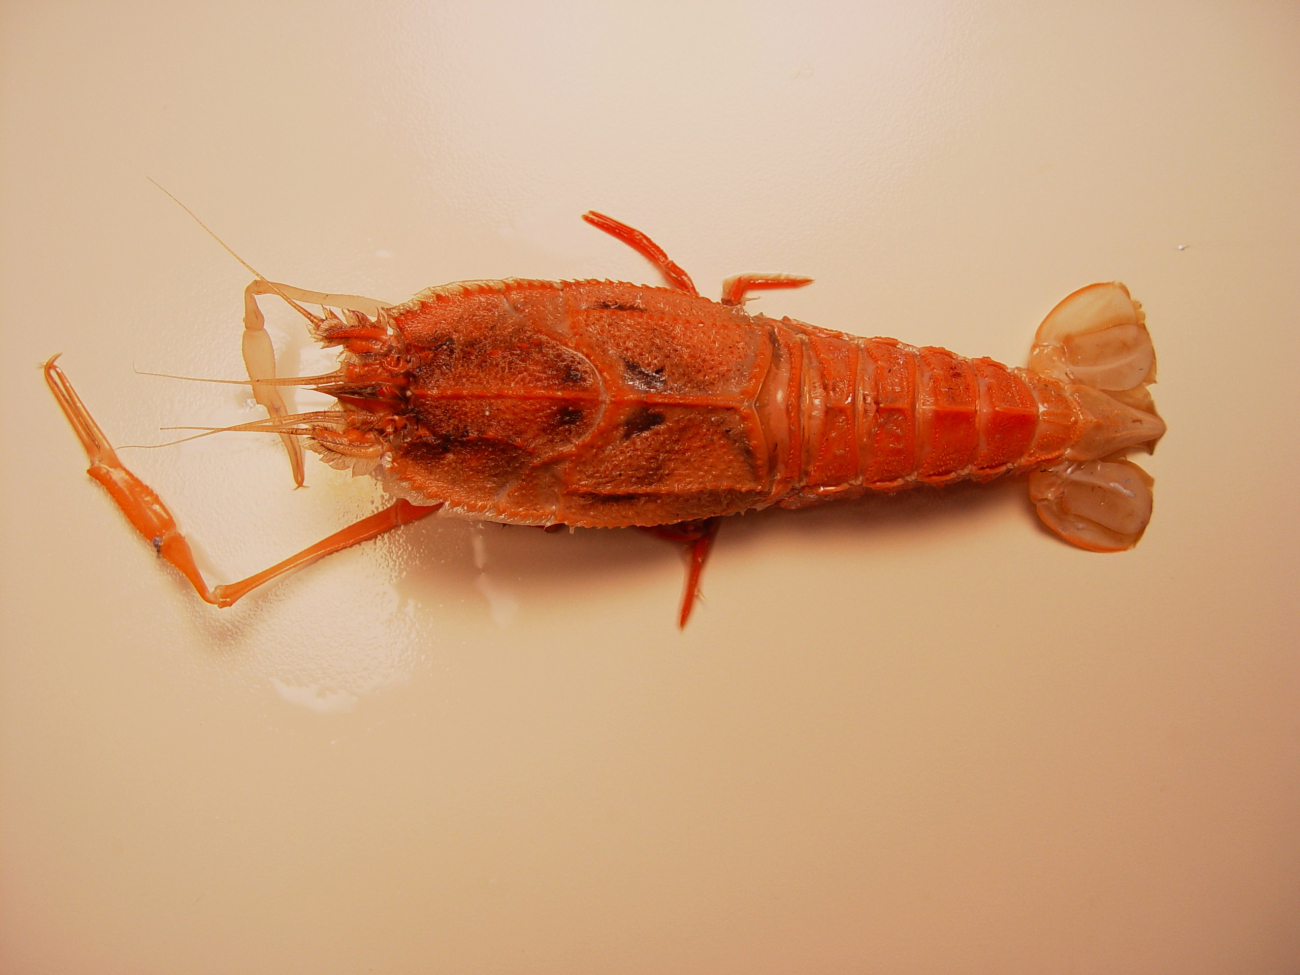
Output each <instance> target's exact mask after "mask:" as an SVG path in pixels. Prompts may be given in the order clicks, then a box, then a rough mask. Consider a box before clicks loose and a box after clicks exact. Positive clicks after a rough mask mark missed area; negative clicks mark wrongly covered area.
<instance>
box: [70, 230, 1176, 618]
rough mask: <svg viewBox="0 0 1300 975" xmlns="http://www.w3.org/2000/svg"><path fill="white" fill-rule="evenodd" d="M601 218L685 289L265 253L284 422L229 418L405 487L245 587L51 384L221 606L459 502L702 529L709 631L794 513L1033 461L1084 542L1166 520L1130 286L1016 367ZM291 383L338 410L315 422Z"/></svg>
mask: <svg viewBox="0 0 1300 975" xmlns="http://www.w3.org/2000/svg"><path fill="white" fill-rule="evenodd" d="M196 219H197V218H196ZM583 219H585V220H586V221H587V222H588V223H590V224H592V225H593V226H595V227H597V228H599V229H601V230H603V231H605V232H606V233H609V234H611V235H613V236H614V237H616V238H617V239H619V240H621V241H623V242H624V243H626V244H628V245H629V246H631V247H632V248H634V249H635V250H637V251H638V252H639V253H641V254H642V255H644V256H645V257H646V258H647V259H649V260H650V262H651V263H652V264H654V265H655V267H657V268H658V269H659V271H660V272H661V273H662V275H663V277H664V278H665V280H666V282H667V285H668V286H667V287H650V286H645V285H637V284H628V283H625V282H615V281H531V280H519V279H504V280H494V281H463V282H459V283H454V284H448V285H442V286H440V287H435V288H429V289H427V290H425V291H422V292H420V293H419V294H417V295H416V296H415V297H413V298H411V299H410V300H409V301H405V302H402V303H401V304H395V305H392V304H386V303H384V302H381V301H376V300H373V299H368V298H361V297H357V296H353V295H336V294H327V293H323V292H316V291H306V290H303V289H301V288H296V287H291V286H289V285H285V284H277V283H275V282H272V281H269V280H267V279H266V278H265V277H263V276H262V275H261V274H258V272H257V271H255V270H254V269H253V268H252V267H251V266H249V265H247V264H245V266H246V267H248V268H249V270H250V271H251V272H252V273H253V274H254V275H256V277H255V279H254V280H253V281H252V282H251V283H250V284H249V285H248V287H247V288H246V289H245V300H244V333H243V336H244V338H243V351H244V361H245V364H246V365H247V367H248V375H249V381H250V383H251V385H252V389H253V393H254V396H255V398H256V400H257V402H258V403H260V404H261V405H262V406H263V407H265V408H266V409H267V411H268V414H269V415H268V417H267V418H265V419H262V420H256V421H253V422H251V423H243V424H239V425H236V426H233V427H229V428H226V429H231V430H257V431H265V432H273V433H277V434H279V435H280V436H281V437H282V438H283V440H284V444H285V446H286V448H287V450H288V453H289V457H290V461H291V463H292V466H293V474H294V479H295V481H296V482H297V483H298V484H301V483H303V476H304V474H303V447H304V446H306V447H307V448H308V449H311V450H313V451H315V452H317V453H319V454H320V455H322V457H323V458H324V459H325V460H326V461H327V462H328V463H330V464H331V465H332V466H335V467H340V468H350V469H352V470H354V471H356V472H358V473H370V474H373V475H374V476H376V477H378V478H380V479H381V480H382V482H383V483H384V485H385V486H386V487H387V488H388V489H389V490H390V491H391V493H392V494H394V495H395V500H394V501H393V503H392V504H391V505H390V506H389V507H387V508H385V509H384V510H382V511H380V512H379V513H378V514H375V515H372V516H370V517H369V518H365V519H363V520H361V521H359V522H357V523H355V524H353V525H351V526H349V527H347V528H344V529H343V530H341V531H339V532H337V533H335V534H333V535H331V536H330V537H328V538H326V539H323V540H322V541H320V542H318V543H316V544H315V545H313V546H311V547H309V548H307V549H305V550H304V551H302V552H299V553H298V554H296V555H294V556H291V557H290V558H288V559H286V560H285V561H283V562H281V563H279V564H278V565H275V566H272V567H271V568H269V569H266V570H265V571H263V572H259V573H257V574H256V575H253V576H250V577H249V578H247V579H244V580H242V581H240V582H235V583H231V584H226V585H218V586H215V587H211V588H209V586H208V584H207V583H206V582H205V581H204V579H203V577H202V575H201V573H200V572H199V570H198V568H197V566H196V564H195V561H194V558H193V555H192V553H191V551H190V547H189V544H188V543H187V542H186V540H185V537H184V536H183V535H182V534H181V532H180V531H179V530H178V528H177V525H176V522H175V519H174V518H173V517H172V515H171V513H170V512H169V511H168V509H167V507H166V505H164V504H163V502H162V501H161V499H160V498H159V497H158V495H157V494H156V493H154V491H153V490H152V489H150V488H149V487H148V485H146V484H144V483H143V482H142V481H141V480H140V479H139V478H137V477H136V476H135V475H134V474H132V473H131V472H130V471H129V470H127V469H126V467H125V466H123V465H122V463H121V461H119V460H118V458H117V455H116V454H115V452H114V450H113V448H112V446H111V445H110V443H109V441H108V438H107V437H105V435H104V433H103V432H102V431H101V430H100V428H99V426H98V425H97V424H96V422H95V420H94V419H93V418H92V417H91V415H90V412H89V411H88V410H87V409H86V407H85V406H84V404H83V403H82V401H81V399H80V398H79V397H78V396H77V393H76V392H75V391H74V389H73V388H72V385H71V383H70V382H69V381H68V379H67V377H66V376H65V375H64V373H63V371H62V370H61V369H60V368H59V366H58V365H57V364H56V362H55V359H56V358H57V356H56V357H54V358H51V359H50V360H49V361H48V362H47V363H46V364H45V377H46V381H47V382H48V384H49V387H50V389H51V390H52V391H53V393H54V396H55V398H56V399H57V400H58V403H59V405H60V406H61V407H62V409H63V412H64V414H65V415H66V416H67V418H68V421H69V422H70V423H71V424H72V427H73V429H74V431H75V432H76V434H77V436H78V438H79V439H80V441H81V444H82V446H83V447H84V448H85V450H86V453H87V455H88V457H89V458H90V469H89V473H90V475H91V476H92V477H93V478H94V479H95V480H97V481H99V482H100V483H101V484H102V485H103V486H104V487H105V488H106V489H107V490H108V492H109V493H110V494H111V495H112V496H113V498H114V500H115V501H116V502H117V504H118V505H119V506H120V507H121V509H122V511H123V512H124V513H125V514H126V516H127V517H128V519H130V521H131V523H132V524H133V525H134V526H135V527H136V528H137V529H138V530H139V531H140V533H141V534H142V535H144V537H145V538H146V539H148V540H149V541H150V542H151V544H152V545H153V546H154V548H155V549H156V550H157V551H158V553H159V554H160V555H162V557H163V558H165V559H166V560H167V561H168V562H170V563H171V564H172V565H173V566H175V567H176V568H177V569H179V570H180V572H182V573H183V574H184V575H185V577H186V578H187V579H189V581H190V582H191V583H192V584H193V586H194V588H195V589H196V590H197V591H198V593H199V595H200V596H201V597H202V598H203V599H204V600H206V601H207V602H209V603H212V604H214V605H217V606H229V605H230V604H232V603H233V602H235V601H236V600H237V599H239V598H241V597H242V596H244V595H246V594H247V593H248V592H250V591H251V590H253V589H255V588H257V587H258V586H260V585H262V584H263V583H265V582H269V581H270V580H272V579H274V578H276V577H278V576H280V575H282V574H284V573H286V572H288V571H290V570H292V569H296V568H298V567H300V566H303V565H306V564H308V563H310V562H313V561H315V560H316V559H319V558H321V557H323V556H325V555H328V554H330V553H331V552H336V551H338V550H340V549H343V548H346V547H348V546H350V545H355V544H356V543H358V542H362V541H365V540H367V539H370V538H374V537H375V536H377V535H379V534H381V533H383V532H386V531H388V530H390V529H392V528H396V527H398V526H399V525H403V524H406V523H407V522H411V521H415V520H416V519H419V518H423V517H426V516H427V515H430V514H433V513H434V512H441V513H443V514H450V515H460V516H463V517H469V518H475V519H483V520H488V521H497V522H503V523H507V524H516V525H535V526H542V527H548V528H549V527H558V526H565V525H567V526H572V527H585V528H630V527H635V528H641V529H644V530H646V531H650V532H653V533H654V534H656V535H659V536H660V537H663V538H666V539H669V540H671V541H675V542H679V543H683V544H685V545H686V547H687V554H688V560H687V561H688V568H687V580H686V587H685V594H684V596H683V599H682V603H681V609H680V613H679V617H678V621H679V624H680V625H683V626H684V625H685V624H686V620H687V618H688V617H689V615H690V613H691V608H692V606H693V604H694V601H695V596H696V593H697V591H698V587H699V577H700V570H701V568H702V567H703V565H704V561H705V558H706V557H707V555H708V552H709V549H710V546H711V545H712V544H713V541H714V539H715V537H716V534H717V528H718V524H719V520H720V519H722V518H724V517H726V516H728V515H734V514H739V513H741V512H744V511H751V510H755V509H759V508H765V507H769V506H772V505H776V506H779V507H785V508H799V507H805V506H808V505H813V504H820V503H822V502H825V501H838V500H846V499H853V498H857V497H861V496H862V495H864V494H866V493H868V492H892V491H899V490H902V489H905V488H910V487H913V486H917V485H933V486H941V485H945V484H951V483H954V482H956V481H962V480H975V481H987V480H991V479H992V478H996V477H1000V476H1002V475H1009V474H1027V475H1028V480H1029V493H1030V497H1031V498H1032V500H1033V502H1034V504H1035V505H1036V507H1037V510H1038V513H1039V515H1040V516H1041V517H1042V520H1043V521H1044V522H1045V523H1046V524H1047V525H1048V527H1050V528H1051V529H1052V530H1053V531H1054V532H1056V533H1057V534H1058V535H1060V536H1061V537H1062V538H1064V539H1065V540H1066V541H1069V542H1071V543H1073V544H1075V545H1078V546H1081V547H1083V548H1087V549H1091V550H1094V551H1117V550H1121V549H1126V548H1129V547H1131V546H1132V545H1134V544H1135V543H1136V542H1137V541H1138V539H1139V538H1140V537H1141V535H1142V532H1143V530H1144V529H1145V528H1146V525H1147V522H1148V520H1149V519H1150V517H1151V484H1152V482H1151V479H1150V478H1149V477H1148V476H1147V475H1146V474H1145V473H1144V472H1143V471H1142V469H1141V468H1139V467H1138V466H1137V465H1136V464H1134V463H1132V462H1131V461H1129V460H1127V459H1125V457H1124V455H1125V453H1126V451H1128V450H1131V449H1133V448H1138V447H1144V446H1145V447H1147V448H1149V447H1150V446H1151V445H1152V444H1154V442H1155V441H1156V440H1158V439H1159V438H1160V436H1161V435H1162V434H1163V433H1164V430H1165V426H1164V423H1163V422H1162V421H1161V420H1160V418H1159V417H1158V416H1157V415H1156V412H1155V407H1154V405H1153V403H1152V400H1151V396H1150V393H1149V392H1148V391H1147V386H1148V385H1149V384H1150V383H1152V382H1154V381H1155V353H1154V350H1153V347H1152V343H1151V338H1150V336H1149V335H1148V333H1147V329H1146V324H1145V320H1144V315H1143V313H1142V309H1141V306H1140V305H1139V304H1138V303H1137V302H1136V301H1134V300H1133V299H1132V298H1131V297H1130V296H1129V293H1128V290H1127V289H1126V288H1125V287H1124V286H1123V285H1122V284H1118V283H1111V284H1093V285H1089V286H1088V287H1085V288H1082V289H1080V290H1079V291H1076V292H1074V293H1073V294H1071V295H1070V296H1069V297H1067V298H1066V299H1065V300H1063V301H1062V302H1061V303H1060V304H1058V305H1057V306H1056V307H1055V308H1054V309H1052V311H1051V312H1050V313H1049V314H1048V316H1047V318H1046V319H1045V320H1044V321H1043V323H1042V325H1041V326H1040V327H1039V329H1038V333H1037V335H1036V336H1035V339H1034V345H1033V349H1032V352H1031V355H1030V364H1029V368H1028V369H1019V368H1009V367H1007V366H1004V365H1002V364H1001V363H998V362H994V361H993V360H992V359H983V358H982V359H967V358H964V357H962V356H959V355H955V354H953V353H951V352H948V351H946V350H944V349H939V348H931V347H920V348H918V347H915V346H911V345H907V344H904V343H902V342H899V341H897V340H895V339H889V338H862V337H859V336H855V335H848V334H844V333H842V332H835V331H831V330H829V329H823V328H818V327H815V326H812V325H807V324H804V323H803V322H798V321H795V320H793V319H790V318H781V319H775V318H769V317H767V316H765V315H761V314H760V315H751V314H749V313H747V312H746V311H745V307H744V305H745V299H746V296H747V295H748V294H749V293H750V292H753V291H756V290H760V289H778V288H797V287H802V286H804V285H807V284H809V283H811V279H810V278H805V277H795V276H792V275H783V274H743V275H739V276H737V277H734V278H730V279H729V280H728V281H727V282H725V284H724V285H723V295H722V300H721V301H720V302H715V301H711V300H709V299H707V298H703V297H701V296H700V295H699V293H698V292H697V291H696V289H695V286H694V284H693V283H692V282H691V279H690V277H689V276H688V275H687V274H686V273H685V272H684V271H683V270H682V269H681V268H680V267H678V266H677V265H676V264H675V263H674V262H673V261H671V260H670V259H669V258H668V256H667V255H666V254H665V253H664V251H663V250H662V249H660V248H659V247H658V245H656V244H655V243H654V242H653V241H652V240H650V238H648V237H647V236H645V235H644V234H643V233H641V232H640V231H638V230H635V229H633V228H631V227H629V226H627V225H626V224H623V223H620V222H618V221H617V220H613V219H611V218H610V217H607V216H604V215H602V214H599V213H595V212H590V213H587V214H585V215H584V217H583ZM205 229H206V228H205ZM214 236H215V235H214ZM223 246H224V245H223ZM232 254H233V252H232ZM237 259H238V258H237ZM241 263H242V261H241ZM264 296H277V297H279V298H281V299H283V300H284V301H286V302H288V303H289V304H290V305H292V306H293V307H294V308H295V309H296V310H297V311H298V312H299V313H300V314H302V315H303V317H304V318H306V319H307V320H308V322H309V323H310V328H311V331H312V334H313V335H314V337H315V338H316V339H318V340H319V341H320V342H321V343H322V344H324V345H326V346H330V347H336V348H339V349H340V350H341V353H340V358H339V366H338V369H337V370H335V371H333V372H329V373H326V374H323V375H316V376H308V377H297V378H277V377H276V374H275V356H274V351H273V349H272V347H271V341H270V338H269V337H268V336H267V333H266V331H265V329H264V327H263V325H264V320H263V316H262V312H261V310H260V308H259V307H258V299H259V298H261V297H264ZM307 305H318V306H320V307H321V312H320V314H316V313H314V312H312V311H310V310H309V309H308V308H307V307H305V306H307ZM283 386H304V387H309V388H311V389H314V390H317V391H319V392H322V393H326V394H329V395H330V396H332V397H334V398H335V399H336V400H337V405H336V406H335V407H334V408H332V409H328V410H322V411H316V412H310V413H296V414H294V413H290V412H289V411H288V409H287V408H286V406H285V403H284V400H283V398H282V396H281V393H280V389H281V387H283Z"/></svg>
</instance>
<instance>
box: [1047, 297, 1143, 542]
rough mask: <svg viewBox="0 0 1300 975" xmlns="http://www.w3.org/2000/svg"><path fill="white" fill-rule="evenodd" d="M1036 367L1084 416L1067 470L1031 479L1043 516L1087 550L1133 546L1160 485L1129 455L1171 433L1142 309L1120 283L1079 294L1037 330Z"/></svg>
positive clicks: (1067, 457)
mask: <svg viewBox="0 0 1300 975" xmlns="http://www.w3.org/2000/svg"><path fill="white" fill-rule="evenodd" d="M1029 368H1030V369H1032V370H1033V371H1034V372H1036V373H1038V374H1040V375H1042V376H1047V377H1049V378H1052V379H1055V380H1057V381H1059V382H1062V383H1064V384H1066V390H1067V392H1068V393H1069V395H1070V397H1071V399H1072V400H1073V401H1074V403H1075V405H1076V406H1077V407H1078V413H1079V418H1080V428H1079V431H1078V436H1077V437H1076V439H1075V442H1074V444H1073V445H1072V446H1071V447H1070V449H1069V451H1068V452H1067V453H1066V455H1065V458H1064V459H1063V460H1062V461H1061V463H1059V464H1057V465H1056V466H1054V467H1052V468H1049V469H1048V470H1044V471H1038V472H1037V473H1034V474H1032V475H1031V476H1030V479H1029V496H1030V498H1031V499H1032V500H1033V502H1034V504H1035V506H1036V507H1037V508H1038V515H1039V517H1040V518H1042V520H1043V522H1044V523H1045V524H1046V525H1047V526H1048V527H1049V528H1051V529H1052V531H1054V532H1056V533H1057V534H1058V535H1060V536H1061V537H1062V538H1064V539H1065V540H1066V541H1068V542H1070V543H1072V544H1074V545H1078V546H1080V547H1081V548H1086V549H1090V550H1092V551H1095V552H1116V551H1120V550H1122V549H1126V548H1131V547H1132V546H1133V545H1135V544H1137V541H1138V539H1139V538H1141V537H1142V532H1143V531H1144V530H1145V529H1146V526H1147V522H1148V521H1149V520H1150V519H1151V485H1152V483H1153V482H1152V480H1151V478H1150V477H1148V476H1147V474H1146V472H1145V471H1143V470H1142V469H1141V468H1140V467H1138V466H1137V465H1136V464H1134V463H1132V462H1131V461H1128V460H1125V459H1123V455H1124V453H1125V452H1126V451H1128V450H1130V449H1133V448H1145V449H1146V450H1148V451H1150V450H1151V448H1152V446H1153V445H1154V444H1155V442H1156V441H1157V440H1159V439H1160V437H1162V436H1163V435H1164V432H1165V423H1164V421H1163V420H1161V419H1160V417H1159V416H1158V415H1157V414H1156V409H1155V402H1154V401H1153V400H1152V398H1151V394H1150V392H1149V391H1148V390H1147V388H1146V387H1147V386H1148V385H1149V384H1150V383H1153V382H1155V377H1156V354H1155V347H1154V346H1153V345H1152V343H1151V336H1150V335H1149V334H1148V332H1147V327H1146V316H1145V315H1144V314H1143V313H1142V306H1141V305H1140V304H1138V303H1137V302H1136V301H1134V300H1133V298H1132V297H1131V296H1130V295H1129V293H1128V289H1127V288H1125V287H1124V285H1122V284H1119V283H1118V282H1113V283H1107V284H1091V285H1089V286H1088V287H1086V288H1081V289H1079V290H1078V291H1076V292H1074V294H1072V295H1070V296H1069V297H1067V298H1066V299H1065V300H1064V301H1062V302H1061V303H1060V304H1059V305H1057V306H1056V307H1055V308H1053V309H1052V311H1051V312H1050V313H1049V314H1048V316H1047V317H1046V318H1045V319H1044V320H1043V324H1042V325H1040V326H1039V327H1038V333H1037V334H1036V335H1035V336H1034V346H1033V350H1032V351H1031V353H1030V357H1029Z"/></svg>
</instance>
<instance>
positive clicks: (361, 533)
mask: <svg viewBox="0 0 1300 975" xmlns="http://www.w3.org/2000/svg"><path fill="white" fill-rule="evenodd" d="M57 358H58V356H54V357H53V358H51V359H50V361H49V362H47V363H45V382H46V383H47V384H48V385H49V387H50V391H51V392H52V393H53V394H54V398H55V399H56V400H58V402H59V406H60V407H61V408H62V409H63V415H64V416H66V417H67V418H68V422H69V423H70V424H72V429H73V432H75V433H76V435H77V439H78V440H80V441H81V446H82V447H83V448H84V449H85V451H86V456H87V457H88V458H90V468H89V470H88V471H87V473H88V474H89V475H90V476H91V477H93V478H94V479H95V480H96V481H98V482H99V483H100V484H102V485H103V486H104V489H105V490H106V491H108V493H109V494H110V495H111V496H112V498H113V500H114V501H116V502H117V506H118V507H119V508H121V509H122V513H123V514H125V515H126V517H127V519H128V520H129V521H130V522H131V524H132V525H134V526H135V528H136V531H138V532H139V533H140V534H141V535H143V536H144V537H145V538H146V539H148V540H149V543H150V544H151V545H153V547H154V550H155V551H157V553H158V554H159V555H161V556H162V557H163V558H164V559H166V560H167V561H168V562H170V563H171V564H172V565H174V566H175V567H176V568H177V569H179V570H180V572H181V574H182V575H183V576H185V578H186V579H188V580H189V581H190V584H191V585H193V586H194V590H195V592H197V593H198V594H199V596H200V597H201V598H202V599H203V600H204V601H205V602H208V603H211V604H212V605H214V606H221V607H225V606H229V605H231V604H232V603H234V602H235V600H237V599H240V598H241V597H243V596H246V595H247V594H248V593H250V592H252V591H253V590H254V589H256V588H257V587H258V586H260V585H262V584H263V583H266V582H270V581H271V580H272V579H275V578H277V577H278V576H281V575H284V574H285V573H286V572H291V571H293V570H294V569H297V568H301V567H302V566H304V565H310V564H311V563H312V562H315V561H316V560H317V559H320V558H324V557H325V556H326V555H329V554H331V553H332V552H337V551H339V550H340V549H345V548H347V547H348V546H350V545H356V544H357V543H358V542H364V541H367V540H368V539H371V538H374V537H376V536H377V535H382V534H383V533H384V532H386V531H389V530H391V529H393V528H396V527H398V526H399V525H404V524H406V523H407V522H411V521H415V520H417V519H419V518H424V517H426V516H427V515H431V514H433V513H434V512H435V511H437V510H438V509H439V508H440V507H442V505H440V504H435V505H430V506H427V507H421V506H418V505H413V504H411V503H410V502H409V501H407V500H405V499H402V500H400V501H398V502H397V503H396V504H393V505H391V506H390V507H388V508H385V509H384V510H383V511H380V512H379V513H378V514H374V515H371V516H370V517H369V518H363V519H361V521H358V522H357V523H356V524H353V525H349V526H348V527H347V528H344V529H343V530H342V531H338V532H335V533H334V534H333V535H331V536H329V538H325V539H322V540H321V541H319V542H317V543H316V544H315V545H312V546H309V547H308V548H305V549H303V550H302V551H301V552H299V553H298V554H297V555H292V556H290V557H289V558H287V559H285V560H284V561H283V562H280V563H279V564H277V565H273V566H271V568H269V569H265V570H263V571H262V572H259V573H257V574H256V575H251V576H249V577H248V578H247V579H244V580H242V581H240V582H233V583H230V584H228V585H224V586H217V587H215V588H213V589H209V588H208V584H207V583H206V582H205V581H204V580H203V576H202V575H201V574H200V573H199V569H198V566H197V565H195V563H194V554H193V553H192V552H191V551H190V545H189V542H187V541H186V540H185V536H184V535H182V534H181V533H180V532H179V531H178V530H177V528H176V519H175V518H173V517H172V513H171V512H170V511H168V510H167V506H166V505H165V504H163V502H162V499H161V498H159V497H158V495H157V494H156V493H155V492H154V490H153V489H152V488H151V487H149V485H147V484H145V483H144V482H143V481H141V480H140V479H139V478H138V477H136V476H135V475H134V474H132V473H131V472H130V471H129V470H127V469H126V468H125V467H124V466H122V462H121V461H120V460H118V458H117V454H116V453H115V452H114V450H113V447H112V444H110V443H109V442H108V438H107V437H106V436H104V432H103V431H102V430H101V429H100V428H99V425H98V424H97V423H96V422H95V420H94V418H93V417H92V416H91V415H90V412H89V411H88V410H87V409H86V407H85V404H84V403H82V402H81V398H80V397H79V396H77V393H76V390H74V389H73V388H72V384H71V383H70V382H68V377H67V376H65V375H64V373H63V370H62V369H60V368H59V367H58V366H57V365H55V364H54V360H55V359H57Z"/></svg>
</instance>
